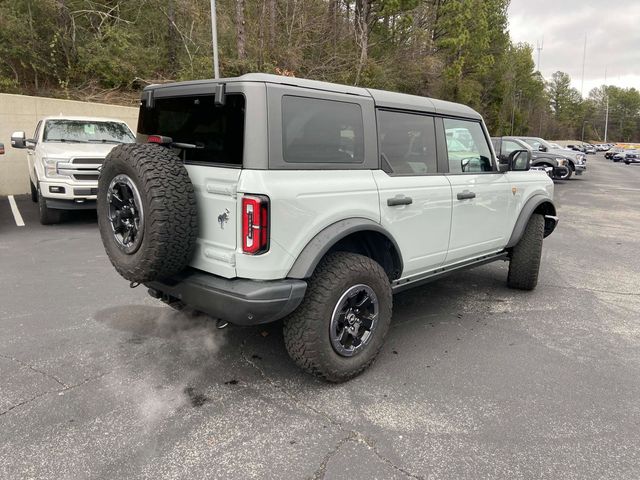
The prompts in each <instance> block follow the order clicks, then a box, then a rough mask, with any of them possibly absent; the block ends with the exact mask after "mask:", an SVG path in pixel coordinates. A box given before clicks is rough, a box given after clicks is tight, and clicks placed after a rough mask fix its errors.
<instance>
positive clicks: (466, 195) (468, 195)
mask: <svg viewBox="0 0 640 480" xmlns="http://www.w3.org/2000/svg"><path fill="white" fill-rule="evenodd" d="M470 198H476V194H475V193H474V192H470V191H469V190H465V191H464V192H461V193H459V194H458V200H468V199H470Z"/></svg>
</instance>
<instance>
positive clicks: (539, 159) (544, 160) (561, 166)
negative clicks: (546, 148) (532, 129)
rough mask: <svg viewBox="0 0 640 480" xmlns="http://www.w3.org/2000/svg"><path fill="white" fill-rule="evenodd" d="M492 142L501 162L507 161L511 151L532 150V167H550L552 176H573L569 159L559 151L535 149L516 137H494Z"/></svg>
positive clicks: (556, 177)
mask: <svg viewBox="0 0 640 480" xmlns="http://www.w3.org/2000/svg"><path fill="white" fill-rule="evenodd" d="M491 142H492V143H493V148H494V150H495V151H496V155H497V156H498V159H499V161H500V163H506V162H507V159H508V158H509V155H510V154H511V152H513V151H515V150H528V151H530V152H531V166H532V167H542V168H545V167H550V168H551V169H552V170H551V175H550V177H551V178H554V179H558V180H567V179H569V178H571V173H572V172H571V169H570V168H569V159H568V158H567V157H563V156H562V155H559V154H557V153H547V152H541V151H535V150H534V149H533V148H532V147H531V145H529V144H528V143H527V142H525V141H524V140H520V139H519V138H515V137H492V138H491Z"/></svg>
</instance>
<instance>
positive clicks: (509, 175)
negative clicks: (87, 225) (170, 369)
mask: <svg viewBox="0 0 640 480" xmlns="http://www.w3.org/2000/svg"><path fill="white" fill-rule="evenodd" d="M137 142H138V143H137V144H131V145H119V146H117V147H115V148H114V149H113V150H112V152H111V153H110V154H109V155H108V157H107V158H106V160H105V162H104V165H103V168H102V171H101V173H100V178H99V182H98V183H99V186H98V198H97V201H98V222H99V227H100V234H101V237H102V241H103V243H104V247H105V249H106V252H107V254H108V256H109V258H110V260H111V262H112V263H113V265H114V266H115V268H116V269H117V271H118V272H119V273H120V274H121V275H122V276H123V277H124V278H126V279H127V280H129V281H130V282H135V283H143V284H145V285H146V286H147V288H148V289H149V293H150V294H151V295H152V296H153V297H156V298H158V299H161V300H163V301H165V302H167V303H168V304H170V305H172V306H174V307H179V306H184V305H187V306H190V307H191V308H193V309H195V310H198V311H201V312H205V313H207V314H209V315H211V316H212V317H213V318H216V319H218V320H220V321H225V322H230V323H234V324H237V325H256V324H262V323H267V322H273V321H276V320H280V319H284V322H283V325H284V327H283V328H284V339H285V344H286V348H287V350H288V352H289V354H290V356H291V357H292V358H293V360H294V361H295V362H296V363H297V364H298V365H299V366H301V367H302V368H303V369H305V370H306V371H308V372H310V373H312V374H314V375H317V376H320V377H322V378H324V379H326V380H328V381H332V382H339V381H344V380H347V379H349V378H352V377H354V376H355V375H358V374H359V373H360V372H362V371H363V370H364V369H365V368H367V367H368V366H369V365H370V364H371V363H372V362H373V361H374V359H375V357H376V355H377V354H378V352H379V351H380V349H381V347H382V344H383V341H384V338H385V335H386V334H387V330H388V328H389V323H390V321H391V312H392V297H393V294H394V293H396V292H399V291H402V290H404V289H407V288H411V287H417V286H419V285H422V284H424V283H425V282H428V281H431V280H434V279H437V278H440V277H442V276H443V275H446V274H449V273H451V272H456V271H459V270H462V269H466V268H471V267H474V266H477V265H482V264H485V263H488V262H493V261H497V260H504V261H508V262H509V274H508V278H507V284H508V285H509V286H510V287H512V288H518V289H525V290H531V289H533V288H535V286H536V283H537V280H538V270H539V266H540V258H541V251H542V241H543V238H544V237H546V236H547V235H550V234H551V233H552V232H553V230H554V228H555V227H556V223H557V221H558V219H557V217H556V208H555V206H554V203H553V182H552V181H551V179H550V178H549V177H548V176H547V175H546V174H545V172H540V171H529V166H530V162H531V153H530V151H528V150H517V151H513V152H511V154H510V155H509V157H508V159H507V161H506V162H505V163H498V162H497V161H496V154H495V152H494V150H493V147H492V144H491V140H490V137H489V134H488V132H487V129H486V127H485V124H484V122H483V120H482V118H481V116H480V115H479V114H478V113H477V112H475V111H474V110H472V109H470V108H468V107H466V106H463V105H458V104H454V103H449V102H444V101H440V100H435V99H430V98H424V97H417V96H411V95H404V94H400V93H392V92H386V91H378V90H372V89H365V88H358V87H351V86H345V85H336V84H331V83H324V82H317V81H311V80H304V79H298V78H290V77H280V76H274V75H264V74H249V75H244V76H241V77H238V78H228V79H219V80H205V81H193V82H184V83H174V84H165V85H154V86H149V87H147V88H145V90H144V92H143V94H142V100H141V104H140V116H139V123H138V132H137Z"/></svg>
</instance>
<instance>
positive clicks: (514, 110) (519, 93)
mask: <svg viewBox="0 0 640 480" xmlns="http://www.w3.org/2000/svg"><path fill="white" fill-rule="evenodd" d="M521 95H522V90H518V91H517V92H515V91H514V92H513V110H511V136H512V137H513V127H514V124H515V120H516V98H517V99H518V100H520V96H521Z"/></svg>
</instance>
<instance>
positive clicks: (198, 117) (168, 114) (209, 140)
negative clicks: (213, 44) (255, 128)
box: [138, 94, 245, 166]
mask: <svg viewBox="0 0 640 480" xmlns="http://www.w3.org/2000/svg"><path fill="white" fill-rule="evenodd" d="M244 117H245V98H244V96H243V95H233V94H230V95H226V96H225V104H224V105H216V104H215V101H214V96H213V95H201V96H188V97H174V98H156V99H155V100H154V107H153V108H146V107H145V105H143V106H142V107H141V109H140V117H139V120H138V132H139V133H141V134H143V135H162V136H164V137H170V138H171V139H172V140H173V141H174V142H176V143H186V144H190V145H194V146H195V147H196V148H185V149H183V150H182V155H183V158H184V160H185V161H190V162H198V163H201V162H202V163H221V164H227V165H240V166H241V165H242V153H243V147H244Z"/></svg>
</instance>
